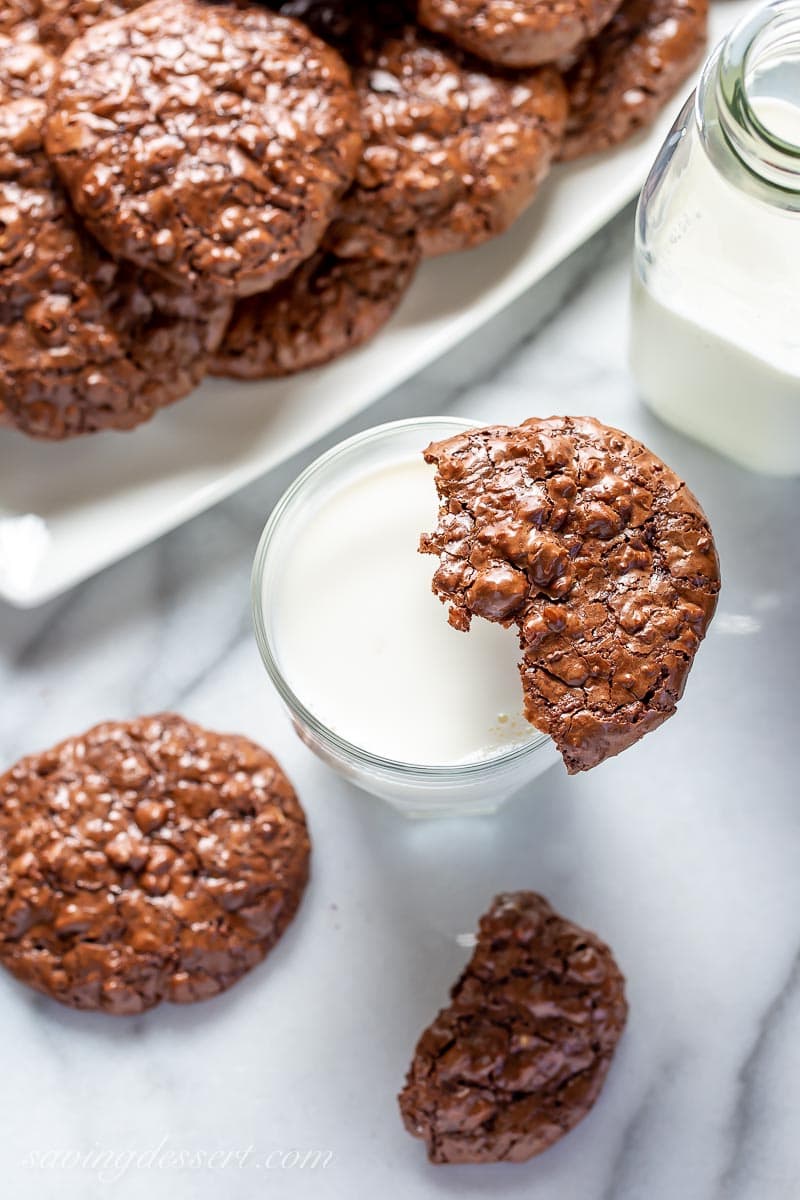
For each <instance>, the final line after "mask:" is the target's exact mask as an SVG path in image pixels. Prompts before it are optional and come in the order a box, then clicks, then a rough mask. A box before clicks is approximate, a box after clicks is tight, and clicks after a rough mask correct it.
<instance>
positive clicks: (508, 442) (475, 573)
mask: <svg viewBox="0 0 800 1200" xmlns="http://www.w3.org/2000/svg"><path fill="white" fill-rule="evenodd" d="M425 459H426V461H427V462H429V463H433V464H434V465H435V467H436V487H437V490H438V493H439V500H440V506H439V524H438V527H437V529H436V530H435V532H433V533H431V534H426V535H423V537H422V540H421V543H420V549H421V550H422V552H423V553H425V554H436V555H438V557H439V567H438V569H437V571H436V573H435V575H434V578H433V588H434V591H435V592H436V593H437V594H438V595H439V597H440V598H441V599H442V600H443V601H444V602H445V603H447V604H448V605H449V606H450V612H449V620H450V623H451V625H453V626H454V627H455V628H456V629H462V630H467V629H469V625H470V621H471V619H472V617H473V616H480V617H485V618H486V619H487V620H490V621H497V622H500V623H501V624H504V625H512V624H513V625H516V627H517V629H518V631H519V638H520V646H521V649H522V661H521V663H520V673H521V676H522V685H523V690H524V694H525V715H526V717H527V719H528V720H529V721H530V722H531V724H532V725H534V726H535V727H536V728H537V729H539V730H541V731H542V732H544V733H548V734H549V735H550V736H551V737H552V738H553V740H554V741H555V743H556V745H557V746H558V749H559V750H560V751H561V754H562V756H563V758H564V762H565V764H566V766H567V770H568V771H570V772H571V773H572V772H576V771H583V770H587V769H588V768H589V767H593V766H596V765H597V764H598V763H600V762H602V761H603V760H604V759H605V758H609V757H610V756H611V755H614V754H618V753H619V752H620V751H621V750H624V749H625V748H626V747H628V746H630V745H632V744H633V743H634V742H636V741H638V740H639V738H641V737H642V736H643V735H644V734H645V733H648V732H649V731H650V730H652V729H655V728H657V726H659V725H661V724H662V723H663V722H664V721H665V720H666V719H667V718H668V717H670V716H672V714H673V713H674V711H675V707H676V705H677V703H678V700H679V699H680V697H681V695H682V694H683V689H684V686H685V684H686V679H687V676H688V674H689V670H690V668H691V666H692V662H693V660H694V656H695V653H696V651H697V649H698V647H699V645H700V642H701V641H702V639H703V637H704V635H705V632H706V629H707V628H708V625H709V622H710V621H711V618H712V616H713V615H714V610H715V608H716V602H717V593H718V591H719V587H720V577H719V562H718V559H717V553H716V549H715V547H714V539H713V536H712V533H711V530H710V528H709V525H708V521H707V519H706V517H705V514H704V513H703V510H702V509H701V507H700V505H699V503H698V501H697V500H696V499H695V497H694V496H693V495H692V493H691V492H690V491H689V489H688V488H687V487H686V485H685V484H684V483H683V482H682V481H681V480H680V479H679V478H678V476H677V475H675V473H674V472H673V471H671V470H670V469H669V467H667V466H665V465H664V463H663V462H661V461H660V459H658V458H656V456H655V455H654V454H652V453H651V452H650V451H649V450H648V449H647V448H646V447H645V446H643V445H642V444H641V442H637V441H636V440H635V439H634V438H632V437H629V436H628V435H627V434H625V433H621V432H620V431H619V430H617V429H610V428H608V427H607V426H605V425H601V424H600V422H599V421H595V420H593V419H592V418H590V417H550V418H538V417H536V418H532V419H531V420H529V421H525V422H524V423H523V424H522V425H520V426H518V427H516V426H514V427H509V426H502V425H498V426H490V427H488V428H485V429H474V430H469V431H467V432H466V433H463V434H458V435H457V436H455V437H453V438H449V439H448V440H447V441H444V442H439V443H436V444H434V445H432V446H430V447H429V448H428V449H427V450H426V451H425Z"/></svg>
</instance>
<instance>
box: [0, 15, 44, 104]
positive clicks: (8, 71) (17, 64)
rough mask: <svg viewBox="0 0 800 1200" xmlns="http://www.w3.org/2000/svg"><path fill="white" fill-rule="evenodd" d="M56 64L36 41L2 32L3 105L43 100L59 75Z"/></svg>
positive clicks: (0, 85) (0, 92)
mask: <svg viewBox="0 0 800 1200" xmlns="http://www.w3.org/2000/svg"><path fill="white" fill-rule="evenodd" d="M55 69H56V62H55V59H54V58H52V57H51V56H50V55H49V54H48V53H47V51H46V50H45V49H43V47H42V46H39V45H38V44H37V43H36V42H32V41H25V40H22V39H18V38H10V37H6V35H5V34H2V33H0V104H4V103H5V102H6V101H7V100H24V99H26V98H31V99H41V98H42V97H43V96H45V95H46V94H47V89H48V88H49V86H50V83H51V81H52V79H53V75H54V74H55Z"/></svg>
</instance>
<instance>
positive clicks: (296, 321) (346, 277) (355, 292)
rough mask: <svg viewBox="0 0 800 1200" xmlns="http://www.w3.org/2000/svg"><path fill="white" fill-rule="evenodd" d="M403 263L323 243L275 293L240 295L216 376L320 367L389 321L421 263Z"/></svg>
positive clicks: (411, 258)
mask: <svg viewBox="0 0 800 1200" xmlns="http://www.w3.org/2000/svg"><path fill="white" fill-rule="evenodd" d="M417 259H418V254H417V253H416V252H415V251H413V250H412V251H410V252H409V254H408V257H407V258H406V259H405V261H403V262H397V261H394V262H381V261H380V260H378V259H376V258H340V257H339V256H338V255H337V254H335V253H333V252H331V251H329V250H324V249H323V250H319V251H317V253H316V254H313V255H312V256H311V258H310V259H308V260H307V261H306V262H305V263H303V265H302V266H301V267H298V269H297V270H296V271H295V272H294V274H293V275H290V276H289V278H288V279H285V280H284V281H283V283H279V284H278V286H277V287H276V288H273V289H272V291H270V292H264V293H262V294H260V295H258V296H249V297H248V298H247V299H246V300H240V301H239V302H238V303H237V305H236V307H235V308H234V312H233V317H232V319H231V323H230V325H229V326H228V329H227V332H226V334H225V337H224V338H223V340H222V345H221V346H220V348H219V350H218V351H217V353H216V355H215V356H214V359H213V361H212V364H211V371H212V373H214V374H216V375H227V376H231V377H233V378H236V379H265V378H269V377H273V376H279V375H291V374H293V373H294V372H295V371H303V370H306V369H307V368H309V367H318V366H321V365H322V364H323V363H326V362H329V361H330V360H331V359H333V358H338V357H339V356H340V355H342V354H345V353H346V352H347V351H348V350H353V349H354V348H355V347H356V346H359V345H361V343H362V342H365V341H367V340H368V339H369V338H371V337H372V336H373V335H374V334H375V333H377V332H378V330H379V329H380V328H381V327H382V326H383V325H385V324H386V322H387V321H388V320H389V318H390V317H391V315H392V313H393V312H394V310H395V309H396V308H397V306H398V304H399V303H400V301H401V299H402V297H403V295H404V294H405V291H406V289H407V287H408V285H409V284H410V282H411V280H412V278H413V276H414V272H415V270H416V265H417Z"/></svg>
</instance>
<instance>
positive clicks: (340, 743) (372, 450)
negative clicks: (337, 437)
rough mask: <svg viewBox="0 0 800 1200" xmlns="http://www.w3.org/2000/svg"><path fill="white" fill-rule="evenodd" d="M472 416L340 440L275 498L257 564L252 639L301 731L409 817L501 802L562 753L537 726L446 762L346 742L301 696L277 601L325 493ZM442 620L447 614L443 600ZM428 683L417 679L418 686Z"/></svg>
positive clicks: (326, 757) (415, 450)
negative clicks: (285, 567) (287, 663)
mask: <svg viewBox="0 0 800 1200" xmlns="http://www.w3.org/2000/svg"><path fill="white" fill-rule="evenodd" d="M470 424H471V422H469V421H459V420H455V419H453V418H448V417H428V418H424V419H421V420H410V421H397V422H394V423H393V424H390V425H382V426H379V427H377V428H375V429H370V430H367V431H366V432H365V433H361V434H358V435H356V436H355V437H352V438H350V439H349V440H347V441H345V442H342V443H341V444H340V445H338V446H335V447H334V448H333V449H332V450H329V451H328V453H327V454H323V455H322V457H321V458H318V459H317V460H316V462H314V463H312V464H311V466H310V467H308V468H307V469H306V470H305V471H304V472H303V473H302V475H300V476H299V478H298V479H297V480H296V481H295V482H294V483H293V484H292V486H291V487H290V488H289V489H288V491H287V492H286V493H285V494H284V496H283V497H282V499H281V500H279V501H278V504H277V505H276V507H275V509H274V511H273V513H272V515H271V516H270V518H269V521H268V522H267V525H266V527H265V529H264V532H263V534H262V536H261V541H260V543H259V546H258V550H257V553H256V558H255V563H254V566H253V576H252V606H253V621H254V625H255V634H256V641H257V642H258V648H259V650H260V652H261V657H262V659H263V661H264V665H265V667H266V668H267V672H268V674H269V676H270V679H271V680H272V682H273V684H274V685H275V687H276V688H277V690H278V692H279V694H280V696H281V699H282V700H283V703H284V705H285V707H286V709H287V711H288V713H289V716H290V718H291V721H292V724H293V725H294V728H295V730H296V732H297V734H298V736H299V737H300V738H301V739H302V740H303V742H305V744H306V745H307V746H309V747H310V748H311V750H313V751H314V753H315V754H316V755H318V757H319V758H321V759H322V760H323V761H324V762H326V763H327V764H328V765H329V766H330V767H332V768H333V769H334V770H335V771H337V772H338V773H339V774H340V775H343V776H344V777H345V778H346V779H348V780H350V782H351V783H354V784H355V785H356V786H357V787H360V788H362V789H363V790H365V791H367V792H371V793H372V794H373V795H375V796H379V797H381V798H382V799H383V800H386V801H388V802H389V803H390V804H391V805H393V806H394V807H395V808H396V809H398V810H399V811H400V812H402V813H404V814H405V815H406V816H409V817H423V816H425V817H430V816H449V815H464V814H482V813H488V812H493V811H494V810H495V809H496V808H497V807H498V805H499V804H501V803H502V801H503V800H505V799H507V798H508V797H509V796H511V795H512V794H513V793H514V792H516V791H518V790H519V789H520V788H521V787H522V786H523V785H524V784H526V783H528V782H529V781H530V780H532V779H533V778H535V777H536V776H537V775H540V774H541V773H542V772H543V771H545V770H546V769H547V768H548V767H550V766H551V765H552V764H553V763H555V762H556V761H558V757H559V756H558V752H557V750H556V749H555V746H554V744H553V742H552V740H551V739H550V738H549V737H547V736H546V735H545V734H541V733H538V732H537V731H536V730H535V729H534V728H533V727H531V731H530V735H531V736H530V740H529V741H525V742H523V743H522V744H521V745H519V744H518V745H516V746H514V747H512V748H509V749H507V750H505V751H501V752H498V753H496V754H493V755H491V756H487V757H485V758H481V759H479V760H477V761H474V762H472V761H471V762H465V763H458V764H455V765H446V766H441V765H431V764H426V763H414V762H401V761H395V760H393V759H389V758H384V757H382V756H381V755H379V754H374V753H372V752H371V751H370V748H369V747H367V746H358V745H355V744H353V743H352V742H349V741H347V740H346V739H344V738H343V737H341V736H339V734H337V733H335V732H334V731H333V730H331V729H330V728H328V727H327V726H326V725H325V723H324V722H322V721H321V720H320V719H319V717H318V716H317V715H315V713H313V712H312V711H310V709H309V708H308V707H307V706H306V704H305V703H304V702H303V700H302V699H301V698H300V697H299V696H298V695H297V694H296V692H295V690H294V688H293V684H292V679H291V678H290V677H289V676H288V674H287V672H286V671H285V669H284V664H283V663H282V660H281V644H280V634H279V631H278V630H277V629H276V622H275V620H274V613H275V606H274V605H273V604H272V603H271V600H272V598H273V596H274V595H275V587H276V582H277V581H278V580H279V579H280V576H281V571H282V564H283V563H285V561H286V555H288V554H291V552H292V547H293V546H294V545H295V544H296V539H297V536H298V532H299V531H300V530H301V529H302V526H303V524H304V522H307V521H308V520H309V519H312V518H313V515H314V513H315V512H318V511H319V509H320V506H322V505H324V504H325V501H326V498H328V497H330V496H332V495H333V494H335V493H336V492H337V491H339V490H340V489H341V488H342V486H343V485H344V484H345V483H347V482H350V481H352V480H353V479H356V478H358V476H359V475H360V474H368V473H370V472H372V471H374V470H376V469H378V468H380V467H383V466H386V465H389V464H391V463H395V462H398V461H400V460H402V459H408V458H410V457H412V456H414V455H417V454H419V453H420V452H421V450H422V449H423V448H424V447H425V446H426V445H427V444H428V443H429V442H431V441H436V440H439V439H442V438H446V437H450V436H452V435H453V434H455V433H460V432H462V430H464V429H465V428H469V426H470ZM431 486H433V481H432V480H431ZM420 532H422V531H420ZM442 620H443V621H444V620H446V616H445V611H444V607H442ZM466 636H468V635H466ZM509 636H511V637H513V636H514V635H513V633H510V634H509ZM424 686H425V681H424V679H421V680H420V687H424Z"/></svg>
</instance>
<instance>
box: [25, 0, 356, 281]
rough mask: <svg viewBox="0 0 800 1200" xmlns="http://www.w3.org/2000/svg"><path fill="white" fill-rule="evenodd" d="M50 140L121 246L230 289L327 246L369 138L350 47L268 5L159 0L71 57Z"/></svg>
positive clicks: (105, 233) (83, 212) (91, 215)
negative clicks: (347, 57) (346, 53)
mask: <svg viewBox="0 0 800 1200" xmlns="http://www.w3.org/2000/svg"><path fill="white" fill-rule="evenodd" d="M46 143H47V151H48V153H49V155H50V156H51V158H52V159H53V161H54V162H55V164H56V167H57V169H58V171H59V173H60V175H61V177H62V179H63V181H64V183H65V185H66V187H67V189H68V191H69V193H70V195H71V198H72V201H73V203H74V205H75V208H76V210H77V211H78V213H79V214H80V216H81V217H82V218H83V220H84V221H85V223H86V225H87V227H88V229H89V231H90V232H91V233H92V234H93V235H94V236H95V237H96V238H97V239H98V240H99V241H100V242H101V243H102V244H103V245H104V246H105V248H106V249H107V250H108V251H109V253H111V254H113V255H114V256H115V257H119V258H123V259H128V260H130V261H131V262H134V263H136V264H138V265H139V266H140V267H144V268H146V269H149V270H153V271H156V272H158V273H159V274H161V275H163V276H164V277H165V278H166V279H168V280H170V281H171V282H173V283H175V284H177V285H180V286H182V287H184V288H186V289H191V290H193V291H197V292H201V293H205V294H206V295H208V294H212V295H217V296H220V297H224V298H228V299H233V298H234V297H240V296H247V295H252V294H253V293H255V292H258V291H264V290H265V289H267V288H269V287H271V286H273V285H274V284H276V283H277V282H279V281H280V280H281V279H283V278H285V277H286V276H287V275H289V274H290V273H291V272H292V271H293V270H294V268H295V267H296V266H298V265H299V264H300V263H301V262H302V261H303V260H304V259H306V258H308V257H309V256H310V255H311V254H312V253H313V251H314V250H315V249H316V247H317V245H318V244H319V242H320V240H321V238H322V234H323V233H324V231H325V228H326V226H327V225H328V223H329V221H330V219H331V217H332V215H333V211H334V208H335V205H336V202H337V200H338V198H339V196H340V195H341V193H342V192H343V191H344V189H345V188H346V187H347V185H348V183H349V182H350V180H351V178H352V175H353V172H354V170H355V166H356V162H357V159H358V156H359V153H360V150H361V138H360V134H359V114H358V107H357V102H356V97H355V93H354V91H353V88H352V86H351V82H350V77H349V73H348V70H347V67H346V66H345V64H344V62H343V61H342V60H341V58H340V57H339V55H338V54H337V53H336V52H335V51H334V50H332V49H331V48H329V47H328V46H326V45H325V44H324V43H323V42H321V41H320V40H319V39H318V38H316V37H314V35H313V34H311V33H310V32H309V30H308V29H306V27H305V26H303V25H301V24H300V22H298V21H293V20H290V19H288V18H285V17H281V16H277V15H275V14H274V13H270V12H267V11H266V10H265V9H262V8H260V7H258V6H256V5H249V6H243V7H237V6H235V5H224V4H207V3H203V2H201V0H151V2H150V3H148V4H145V5H144V6H143V7H142V8H139V9H137V10H136V11H135V12H132V13H130V14H129V15H128V16H126V17H122V18H120V19H119V20H117V21H113V22H110V23H106V24H103V25H97V26H93V27H92V28H91V29H89V30H87V31H86V32H85V33H84V34H83V35H82V36H81V37H79V38H78V39H77V40H76V41H74V42H73V43H72V44H71V46H70V47H69V48H68V49H67V51H66V52H65V54H64V56H63V59H62V61H61V65H60V70H59V75H58V78H57V80H56V83H55V85H54V87H53V89H52V91H51V93H50V120H49V123H48V127H47V131H46Z"/></svg>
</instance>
